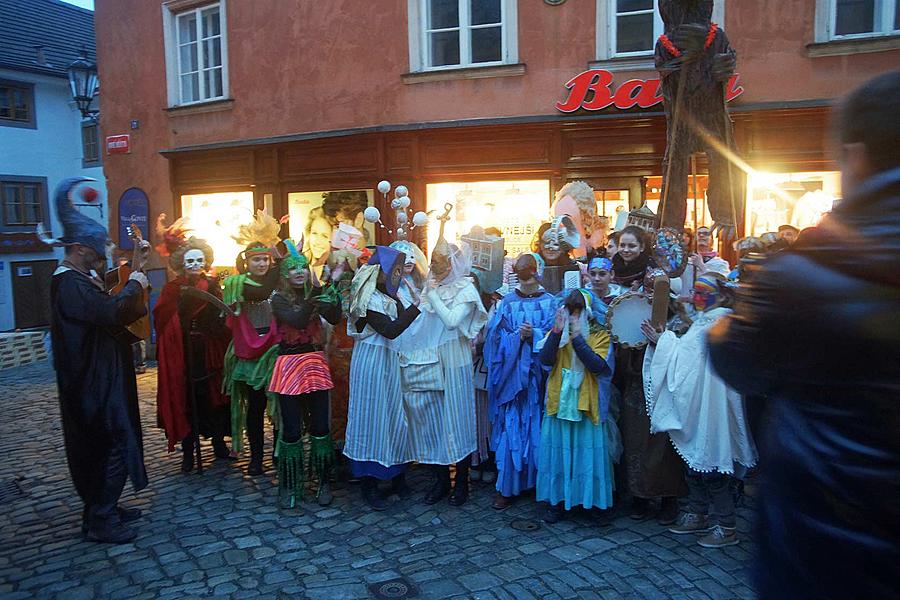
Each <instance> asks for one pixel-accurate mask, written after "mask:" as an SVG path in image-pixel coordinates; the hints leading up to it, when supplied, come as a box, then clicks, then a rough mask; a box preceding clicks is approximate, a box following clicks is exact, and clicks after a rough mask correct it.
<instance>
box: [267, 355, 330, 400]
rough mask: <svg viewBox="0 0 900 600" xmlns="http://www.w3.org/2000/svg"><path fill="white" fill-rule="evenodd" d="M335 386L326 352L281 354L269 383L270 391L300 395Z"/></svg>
mask: <svg viewBox="0 0 900 600" xmlns="http://www.w3.org/2000/svg"><path fill="white" fill-rule="evenodd" d="M333 387H334V384H333V383H332V382H331V371H330V370H329V369H328V361H326V360H325V353H324V352H307V353H305V354H287V355H284V356H279V357H278V360H276V361H275V370H274V372H273V373H272V381H271V382H270V383H269V391H270V392H275V393H277V394H284V395H285V396H299V395H300V394H309V393H310V392H318V391H320V390H330V389H331V388H333Z"/></svg>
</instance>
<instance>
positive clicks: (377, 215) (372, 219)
mask: <svg viewBox="0 0 900 600" xmlns="http://www.w3.org/2000/svg"><path fill="white" fill-rule="evenodd" d="M363 218H364V219H365V220H366V221H368V222H369V223H377V222H378V221H380V220H381V212H379V210H378V209H377V208H375V207H374V206H370V207H368V208H367V209H366V210H364V211H363Z"/></svg>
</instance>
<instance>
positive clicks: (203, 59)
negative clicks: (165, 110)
mask: <svg viewBox="0 0 900 600" xmlns="http://www.w3.org/2000/svg"><path fill="white" fill-rule="evenodd" d="M163 12H164V15H163V16H164V21H165V22H166V24H167V27H166V30H165V40H166V72H167V79H168V87H169V105H170V106H180V105H184V104H196V103H198V102H208V101H210V100H219V99H222V98H226V97H227V96H228V60H227V58H228V52H227V41H226V40H227V36H226V28H225V23H226V21H225V3H224V2H219V3H216V4H208V5H205V6H200V7H198V8H194V9H191V10H187V11H182V12H177V13H176V12H172V10H171V9H170V8H169V7H167V6H166V5H163Z"/></svg>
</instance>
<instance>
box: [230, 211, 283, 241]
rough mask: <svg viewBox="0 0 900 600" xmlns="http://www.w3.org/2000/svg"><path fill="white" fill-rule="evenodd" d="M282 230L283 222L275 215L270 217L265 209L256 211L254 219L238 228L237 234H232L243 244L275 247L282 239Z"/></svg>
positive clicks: (233, 237)
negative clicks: (280, 234)
mask: <svg viewBox="0 0 900 600" xmlns="http://www.w3.org/2000/svg"><path fill="white" fill-rule="evenodd" d="M280 232H281V223H280V222H279V221H278V220H277V219H275V218H274V217H270V216H269V213H267V212H266V211H265V210H258V211H256V215H255V216H254V217H253V220H252V221H250V223H248V224H246V225H241V226H240V227H239V228H238V232H237V235H233V236H231V238H232V239H233V240H234V241H236V242H237V243H238V244H240V245H241V246H250V245H251V244H253V245H256V244H259V245H260V246H264V247H266V248H274V247H275V246H277V245H278V242H279V241H281V240H280V238H279V237H278V234H279V233H280Z"/></svg>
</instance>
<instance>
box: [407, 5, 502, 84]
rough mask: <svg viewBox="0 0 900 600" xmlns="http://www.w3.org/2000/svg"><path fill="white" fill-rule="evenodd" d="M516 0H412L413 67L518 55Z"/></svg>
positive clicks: (480, 63)
mask: <svg viewBox="0 0 900 600" xmlns="http://www.w3.org/2000/svg"><path fill="white" fill-rule="evenodd" d="M516 4H517V2H516V0H409V23H410V62H411V63H412V64H411V70H412V71H427V70H439V69H452V68H463V67H486V66H497V65H503V64H512V63H515V62H516V61H517V60H518V50H517V42H516V29H517V25H516V22H517V19H516V8H517V7H516Z"/></svg>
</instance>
